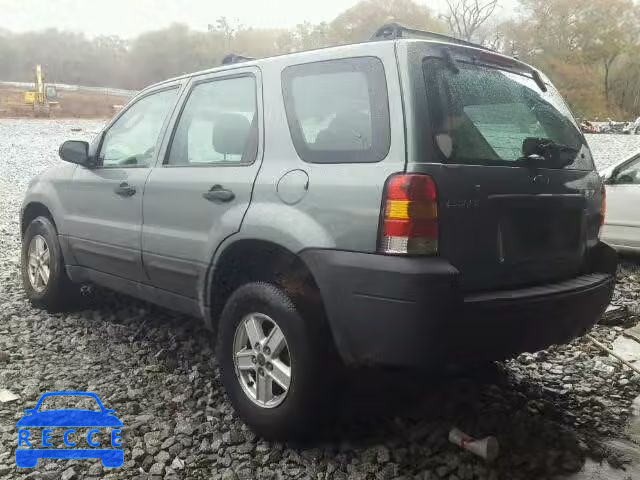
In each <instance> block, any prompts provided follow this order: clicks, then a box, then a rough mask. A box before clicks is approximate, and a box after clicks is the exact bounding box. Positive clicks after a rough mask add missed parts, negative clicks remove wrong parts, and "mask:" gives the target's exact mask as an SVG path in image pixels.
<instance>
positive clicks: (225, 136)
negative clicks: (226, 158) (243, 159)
mask: <svg viewBox="0 0 640 480" xmlns="http://www.w3.org/2000/svg"><path fill="white" fill-rule="evenodd" d="M250 130H251V123H250V122H249V120H247V118H246V117H244V116H242V115H240V114H239V113H225V114H222V115H220V116H219V117H218V118H217V119H216V124H215V126H214V127H213V134H212V138H211V140H212V143H213V148H214V149H215V151H216V152H218V153H223V154H225V155H242V154H243V153H244V150H245V147H246V144H247V139H248V137H249V131H250Z"/></svg>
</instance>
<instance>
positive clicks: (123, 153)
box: [99, 88, 178, 167]
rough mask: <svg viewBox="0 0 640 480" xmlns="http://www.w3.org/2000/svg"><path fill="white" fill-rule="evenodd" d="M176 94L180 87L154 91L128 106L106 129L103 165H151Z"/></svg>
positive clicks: (101, 155) (101, 162)
mask: <svg viewBox="0 0 640 480" xmlns="http://www.w3.org/2000/svg"><path fill="white" fill-rule="evenodd" d="M177 93H178V89H177V88H173V89H171V90H164V91H162V92H158V93H152V94H151V95H147V96H146V97H143V98H141V99H140V100H138V101H137V102H136V103H135V104H133V105H132V106H131V107H130V108H128V109H127V110H126V111H125V112H124V113H123V114H122V116H121V117H120V118H118V120H116V122H115V123H114V124H113V125H112V126H111V127H110V128H109V130H107V133H106V134H105V136H104V140H103V142H102V147H101V149H100V156H99V158H100V164H101V165H102V166H104V167H115V166H128V167H132V166H133V167H146V166H148V165H149V164H150V162H151V160H152V159H153V157H154V155H155V150H156V146H157V144H158V137H159V135H160V130H161V129H162V125H163V124H164V122H165V120H166V118H167V116H168V114H169V110H170V108H171V107H172V106H173V105H174V103H175V101H176V96H177Z"/></svg>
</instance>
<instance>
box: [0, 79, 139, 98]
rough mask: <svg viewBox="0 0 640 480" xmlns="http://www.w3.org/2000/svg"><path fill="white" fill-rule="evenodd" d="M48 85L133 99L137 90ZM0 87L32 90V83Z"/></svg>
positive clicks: (61, 84)
mask: <svg viewBox="0 0 640 480" xmlns="http://www.w3.org/2000/svg"><path fill="white" fill-rule="evenodd" d="M50 85H55V87H56V88H57V89H58V90H62V91H67V92H90V93H99V94H102V95H114V96H119V97H133V96H134V95H136V94H137V93H138V91H137V90H124V89H122V88H109V87H86V86H83V85H68V84H65V83H51V84H50ZM0 86H6V87H16V88H25V89H32V88H33V83H29V82H6V81H0Z"/></svg>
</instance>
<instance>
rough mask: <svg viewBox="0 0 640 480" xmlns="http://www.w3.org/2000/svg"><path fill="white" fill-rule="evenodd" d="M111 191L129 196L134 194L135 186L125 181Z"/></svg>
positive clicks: (122, 195)
mask: <svg viewBox="0 0 640 480" xmlns="http://www.w3.org/2000/svg"><path fill="white" fill-rule="evenodd" d="M113 191H114V192H116V194H117V195H120V196H121V197H131V196H133V195H135V194H136V188H135V187H132V186H131V185H129V184H128V183H127V182H122V183H121V184H120V185H118V186H117V187H116V188H114V189H113Z"/></svg>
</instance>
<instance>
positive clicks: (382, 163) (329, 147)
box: [21, 25, 617, 438]
mask: <svg viewBox="0 0 640 480" xmlns="http://www.w3.org/2000/svg"><path fill="white" fill-rule="evenodd" d="M406 35H409V36H415V37H418V38H404V37H405V36H406ZM241 60H242V61H239V62H237V61H235V60H231V63H229V64H227V65H223V66H222V67H219V68H215V69H211V70H208V71H204V72H199V73H194V74H189V75H184V76H181V77H179V78H175V79H171V80H167V81H165V82H162V83H160V84H157V85H154V86H151V87H149V88H147V89H145V90H144V91H143V92H141V93H140V94H139V95H138V96H137V97H136V98H135V99H133V100H132V102H131V103H130V104H129V105H127V106H126V107H125V108H124V109H123V110H122V112H120V113H119V114H118V116H117V117H116V118H115V119H114V120H113V121H111V122H110V123H109V124H108V125H107V126H106V127H105V129H104V131H102V132H101V133H100V135H99V136H98V137H97V138H96V139H95V140H94V141H93V142H92V143H91V144H88V143H87V142H78V141H68V142H65V143H64V144H63V145H62V147H61V148H60V156H61V158H62V159H63V160H65V161H66V163H65V164H63V165H57V166H55V167H53V168H52V169H50V170H48V171H46V172H45V173H43V174H41V175H40V176H39V177H37V178H36V179H34V180H33V181H32V182H31V184H30V186H29V189H28V191H27V193H26V197H25V200H24V205H23V208H22V215H21V226H22V245H23V248H22V276H23V285H24V288H25V290H26V294H27V296H28V297H29V299H30V300H31V301H32V302H33V303H34V304H35V305H38V306H40V307H45V308H50V309H57V308H61V307H64V306H65V304H66V302H67V300H68V298H69V294H70V292H72V291H73V289H74V286H73V285H74V283H75V284H77V283H81V282H92V283H96V284H99V285H102V286H106V287H109V288H112V289H114V290H118V291H121V292H124V293H127V294H130V295H133V296H137V297H140V298H142V299H145V300H148V301H151V302H154V303H157V304H159V305H163V306H166V307H169V308H173V309H175V310H179V311H181V312H185V313H188V314H191V315H193V316H196V317H199V318H201V319H203V320H204V321H205V323H206V325H207V326H208V327H210V329H211V331H212V335H215V338H217V342H218V348H217V350H216V355H217V358H218V363H219V365H220V370H221V376H222V381H223V383H224V385H225V387H226V390H227V392H228V394H229V397H230V399H231V402H232V404H233V405H234V407H235V409H236V411H237V412H238V413H239V415H240V416H241V417H242V418H243V419H244V420H245V421H246V422H247V423H248V424H249V425H250V426H251V427H252V428H253V429H254V430H255V431H257V432H258V433H260V434H262V435H264V436H267V437H270V438H289V437H292V436H297V435H304V434H305V433H306V434H309V433H313V432H314V431H315V430H316V428H317V426H318V425H319V424H323V423H324V420H325V419H326V418H327V415H329V414H331V412H332V407H333V406H334V404H335V392H337V391H340V385H339V382H340V380H341V379H342V378H343V376H342V375H341V373H340V372H341V367H343V366H344V365H349V366H357V367H366V366H391V367H424V368H429V369H431V370H434V369H435V370H440V369H442V368H443V367H444V366H448V365H451V364H455V365H457V366H461V365H462V366H469V365H477V364H478V363H480V362H487V361H492V360H497V359H504V358H507V357H510V356H513V355H516V354H518V353H520V352H524V351H536V350H540V349H544V348H546V347H547V346H549V345H551V344H559V343H564V342H568V341H570V340H571V339H573V338H575V337H576V336H579V335H581V334H583V333H584V332H585V331H587V330H588V329H589V328H590V327H591V326H593V324H595V323H596V322H597V321H598V319H599V318H600V315H601V314H602V312H603V311H604V309H605V308H606V306H607V305H608V303H609V301H610V299H611V296H612V293H613V286H614V275H615V272H616V265H617V261H616V255H615V251H614V250H613V249H611V248H610V247H608V246H607V245H606V244H604V243H602V242H600V240H599V238H598V235H599V232H600V228H601V226H602V221H603V218H604V210H603V206H604V205H603V191H604V189H603V184H602V180H601V178H600V176H599V175H598V173H597V171H596V169H595V167H594V163H593V158H592V155H591V151H590V150H589V146H588V145H587V143H586V141H585V138H584V136H583V135H582V133H580V130H579V128H578V125H577V123H576V121H575V119H574V118H573V116H572V114H571V112H570V111H569V110H568V108H567V106H566V103H565V102H564V100H563V99H562V97H561V96H560V94H559V93H558V91H557V90H556V89H555V88H554V86H553V85H552V84H551V82H550V81H549V80H548V79H547V78H546V77H545V76H544V75H543V74H542V73H541V72H540V71H539V70H537V69H535V68H533V67H531V66H530V65H527V64H525V63H523V62H521V61H519V60H517V59H514V58H509V57H506V56H504V55H501V54H499V53H497V52H494V51H492V50H489V49H486V48H483V47H481V46H479V45H474V44H470V43H468V42H464V41H461V40H457V39H453V38H450V37H445V36H443V35H438V34H432V33H428V32H415V31H410V30H407V29H404V28H402V27H400V26H398V25H390V26H386V27H384V28H382V29H380V31H379V32H378V34H377V35H376V36H375V38H374V39H373V41H370V42H366V43H361V44H355V45H346V46H339V47H334V48H324V49H320V50H315V51H308V52H301V53H295V54H289V55H282V56H278V57H273V58H265V59H260V60H247V59H241Z"/></svg>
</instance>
